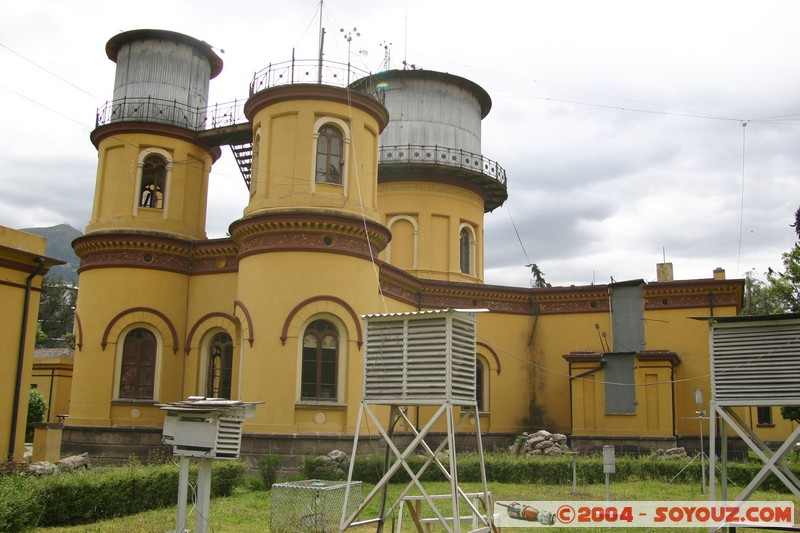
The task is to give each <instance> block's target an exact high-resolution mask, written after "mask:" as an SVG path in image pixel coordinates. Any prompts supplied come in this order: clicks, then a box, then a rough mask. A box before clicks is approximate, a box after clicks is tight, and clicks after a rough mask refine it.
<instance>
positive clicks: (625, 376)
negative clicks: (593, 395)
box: [604, 353, 636, 415]
mask: <svg viewBox="0 0 800 533" xmlns="http://www.w3.org/2000/svg"><path fill="white" fill-rule="evenodd" d="M634 355H635V354H633V353H607V354H605V356H604V357H605V359H606V367H605V382H606V414H607V415H632V414H636V387H635V382H634V377H633V361H634V359H633V358H634Z"/></svg>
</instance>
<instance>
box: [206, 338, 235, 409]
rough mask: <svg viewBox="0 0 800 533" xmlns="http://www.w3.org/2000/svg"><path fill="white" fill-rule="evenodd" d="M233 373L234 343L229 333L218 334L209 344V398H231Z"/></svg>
mask: <svg viewBox="0 0 800 533" xmlns="http://www.w3.org/2000/svg"><path fill="white" fill-rule="evenodd" d="M232 373H233V341H232V340H231V336H230V335H228V334H227V333H224V332H223V333H217V334H216V335H214V337H212V338H211V342H209V343H208V384H207V386H206V396H207V397H209V398H228V399H230V397H231V375H232Z"/></svg>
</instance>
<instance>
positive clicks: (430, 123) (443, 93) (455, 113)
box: [381, 78, 481, 154]
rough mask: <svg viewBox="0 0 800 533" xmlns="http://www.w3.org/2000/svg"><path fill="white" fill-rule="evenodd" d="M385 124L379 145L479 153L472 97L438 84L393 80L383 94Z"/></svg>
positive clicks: (475, 101)
mask: <svg viewBox="0 0 800 533" xmlns="http://www.w3.org/2000/svg"><path fill="white" fill-rule="evenodd" d="M384 94H385V99H384V105H385V106H386V108H387V109H388V110H389V117H390V118H389V124H388V125H387V126H386V129H384V131H383V133H381V144H382V145H384V146H395V145H404V144H415V145H426V146H446V147H448V148H458V149H461V150H466V151H467V152H472V153H476V154H480V153H481V106H480V102H479V101H478V99H477V98H476V97H475V95H473V94H471V93H470V92H469V91H467V90H465V89H464V88H463V87H460V86H459V85H458V84H457V83H454V84H449V83H445V82H443V81H441V80H434V79H432V80H425V79H419V78H412V79H403V80H399V79H397V80H393V81H392V83H391V84H390V85H389V87H387V88H386V89H385V90H384Z"/></svg>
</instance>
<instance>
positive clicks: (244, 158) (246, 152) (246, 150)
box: [230, 141, 253, 189]
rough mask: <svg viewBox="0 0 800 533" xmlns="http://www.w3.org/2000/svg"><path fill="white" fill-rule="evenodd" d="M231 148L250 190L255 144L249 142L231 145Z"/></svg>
mask: <svg viewBox="0 0 800 533" xmlns="http://www.w3.org/2000/svg"><path fill="white" fill-rule="evenodd" d="M230 147H231V152H233V157H235V158H236V164H237V165H239V172H241V173H242V178H244V182H245V184H246V185H247V188H248V189H249V188H250V174H251V172H252V167H253V142H252V141H248V142H243V143H240V144H231V145H230Z"/></svg>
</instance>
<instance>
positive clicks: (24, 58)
mask: <svg viewBox="0 0 800 533" xmlns="http://www.w3.org/2000/svg"><path fill="white" fill-rule="evenodd" d="M0 47H3V48H5V49H6V50H8V51H9V52H11V53H12V54H14V55H15V56H17V57H19V58H21V59H23V60H25V61H27V62H28V63H30V64H31V65H33V66H35V67H36V68H38V69H41V70H43V71H44V72H46V73H48V74H50V75H51V76H53V77H54V78H57V79H59V80H61V81H63V82H64V83H66V84H67V85H69V86H70V87H74V88H75V89H78V90H79V91H80V92H82V93H84V94H86V95H88V96H91V97H92V98H94V99H95V100H102V98H100V97H99V96H96V95H94V94H92V93H90V92H89V91H87V90H86V89H83V88H82V87H78V86H77V85H75V84H74V83H72V82H71V81H69V80H67V79H65V78H62V77H61V76H59V75H58V74H56V73H55V72H53V71H52V70H48V69H46V68H44V67H43V66H41V65H40V64H38V63H36V62H35V61H33V60H31V59H28V58H27V57H25V56H24V55H22V54H20V53H19V52H17V51H15V50H12V49H11V48H9V47H8V46H6V45H4V44H3V43H0Z"/></svg>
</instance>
